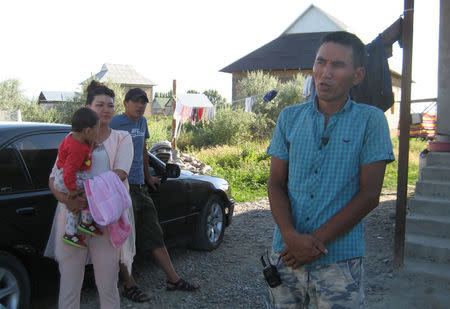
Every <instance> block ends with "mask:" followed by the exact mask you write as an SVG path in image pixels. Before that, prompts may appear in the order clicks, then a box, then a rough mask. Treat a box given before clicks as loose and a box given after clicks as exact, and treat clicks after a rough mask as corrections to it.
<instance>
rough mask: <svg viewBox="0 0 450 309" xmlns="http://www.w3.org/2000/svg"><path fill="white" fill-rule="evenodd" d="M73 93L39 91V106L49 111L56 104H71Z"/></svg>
mask: <svg viewBox="0 0 450 309" xmlns="http://www.w3.org/2000/svg"><path fill="white" fill-rule="evenodd" d="M75 94H76V93H75V92H70V91H41V93H40V94H39V105H41V106H42V107H44V108H45V109H50V108H51V107H53V106H55V105H56V104H60V103H65V102H72V101H73V99H74V97H75Z"/></svg>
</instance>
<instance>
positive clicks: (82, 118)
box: [72, 107, 98, 132]
mask: <svg viewBox="0 0 450 309" xmlns="http://www.w3.org/2000/svg"><path fill="white" fill-rule="evenodd" d="M97 123H98V116H97V113H96V112H94V111H93V110H92V109H90V108H87V107H82V108H80V109H79V110H77V111H76V112H75V113H74V114H73V115H72V131H73V132H81V131H83V129H86V128H93V127H95V125H96V124H97Z"/></svg>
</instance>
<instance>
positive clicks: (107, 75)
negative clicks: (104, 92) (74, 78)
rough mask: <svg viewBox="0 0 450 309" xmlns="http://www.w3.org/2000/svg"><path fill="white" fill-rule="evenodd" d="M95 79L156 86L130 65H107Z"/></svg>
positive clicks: (123, 83) (104, 65) (132, 84)
mask: <svg viewBox="0 0 450 309" xmlns="http://www.w3.org/2000/svg"><path fill="white" fill-rule="evenodd" d="M94 79H96V80H98V81H100V82H112V83H117V84H122V85H130V86H156V84H155V83H154V82H153V81H151V80H150V79H148V78H147V77H144V76H142V75H141V74H139V73H138V72H137V71H136V70H135V69H134V68H133V66H131V65H129V64H111V63H105V64H103V66H102V68H101V70H100V72H98V73H97V74H95V75H94ZM83 83H84V82H83Z"/></svg>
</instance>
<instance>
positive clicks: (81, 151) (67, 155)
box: [56, 134, 92, 190]
mask: <svg viewBox="0 0 450 309" xmlns="http://www.w3.org/2000/svg"><path fill="white" fill-rule="evenodd" d="M91 163H92V146H91V145H88V144H85V143H82V142H80V141H77V140H76V139H74V138H73V137H72V134H69V135H68V136H66V137H65V138H64V140H63V141H62V143H61V145H59V148H58V161H57V162H56V166H57V167H58V168H63V178H64V184H65V185H66V188H67V189H69V190H76V189H77V184H76V182H75V181H76V179H77V171H88V170H90V169H91Z"/></svg>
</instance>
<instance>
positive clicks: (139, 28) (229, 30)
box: [0, 0, 439, 100]
mask: <svg viewBox="0 0 450 309" xmlns="http://www.w3.org/2000/svg"><path fill="white" fill-rule="evenodd" d="M311 3H313V4H315V5H317V6H318V7H319V8H321V9H322V10H324V11H326V12H328V13H329V14H331V15H333V16H334V17H336V18H337V19H339V20H341V21H342V22H344V23H345V24H346V25H347V26H349V27H350V29H352V30H353V31H354V32H355V33H356V34H357V35H359V36H360V37H361V39H363V41H365V42H366V43H368V42H369V41H371V40H372V39H374V38H375V37H376V36H377V34H378V33H379V32H381V31H383V30H384V29H385V28H386V27H388V26H389V25H390V24H391V23H392V22H394V21H395V20H396V19H397V18H398V17H399V16H400V15H401V14H402V11H403V3H404V1H403V0H377V1H368V0H348V1H346V0H341V1H335V0H317V1H312V2H311V1H300V0H278V1H273V0H270V1H268V0H259V1H254V0H247V1H242V0H240V1H236V0H228V1H206V0H205V1H203V0H191V1H178V0H172V1H140V0H129V1H116V0H110V1H106V0H97V1H94V0H90V1H88V0H78V1H72V0H67V1H55V0H40V1H25V0H4V1H1V3H0V27H1V29H2V38H3V44H2V49H1V51H0V53H1V54H0V68H1V69H0V80H4V79H6V78H18V79H19V80H20V81H21V83H22V88H23V90H24V91H25V93H26V94H27V95H28V96H29V97H37V96H38V94H39V92H40V91H41V90H60V91H74V90H77V87H78V84H79V83H80V82H81V81H83V80H84V79H85V78H87V77H89V76H90V75H91V74H95V73H97V72H98V71H99V70H100V68H101V66H102V64H103V63H120V64H131V65H133V66H134V67H135V68H136V70H137V71H138V72H140V73H141V74H143V75H144V76H146V77H148V78H150V79H151V80H153V81H154V82H155V83H156V84H158V85H157V86H156V87H155V91H168V90H170V89H171V87H172V80H173V79H176V80H177V87H178V88H177V89H178V91H179V92H185V91H187V90H189V89H196V90H199V91H204V90H206V89H211V88H212V89H217V90H218V91H219V93H221V94H222V96H224V97H226V98H227V99H228V100H230V99H231V74H227V73H220V72H219V70H220V69H221V68H223V67H225V66H227V65H228V64H230V63H232V62H234V61H236V60H237V59H239V58H241V57H243V56H245V55H246V54H248V53H250V52H252V51H253V50H255V49H257V48H259V47H260V46H262V45H264V44H266V43H268V42H270V41H271V40H273V39H275V38H276V37H277V36H279V35H280V34H281V33H282V32H283V31H284V30H285V29H286V28H287V27H288V26H289V25H290V24H291V23H292V22H293V21H294V20H295V19H296V18H297V17H298V16H299V15H300V14H301V13H302V12H303V11H304V10H305V9H306V8H307V7H308V6H309V5H310V4H311ZM438 22H439V1H438V0H427V1H415V15H414V51H413V79H414V81H415V82H416V83H415V84H414V85H413V94H412V96H413V98H430V97H436V93H437V57H438V52H437V50H438ZM401 59H402V51H401V49H400V48H399V47H398V45H397V44H395V49H394V56H393V57H392V58H391V59H390V63H391V68H392V69H394V70H396V71H398V72H401V63H402V60H401Z"/></svg>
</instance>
